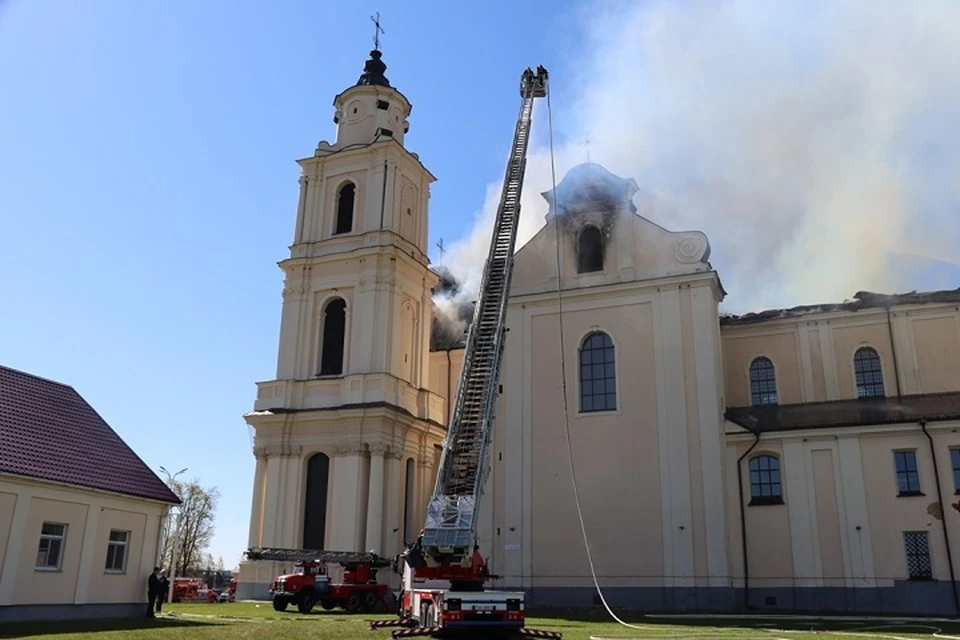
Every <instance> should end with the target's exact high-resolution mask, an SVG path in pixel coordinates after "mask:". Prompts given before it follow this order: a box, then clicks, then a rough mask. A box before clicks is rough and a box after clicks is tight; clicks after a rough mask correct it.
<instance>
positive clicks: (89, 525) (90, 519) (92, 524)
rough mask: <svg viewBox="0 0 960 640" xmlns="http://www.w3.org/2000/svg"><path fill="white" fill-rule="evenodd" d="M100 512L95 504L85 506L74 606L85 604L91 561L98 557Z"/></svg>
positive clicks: (99, 506)
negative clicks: (97, 544)
mask: <svg viewBox="0 0 960 640" xmlns="http://www.w3.org/2000/svg"><path fill="white" fill-rule="evenodd" d="M101 511H103V507H102V506H101V505H100V504H99V503H97V502H92V503H90V504H89V505H87V522H86V524H85V525H84V528H83V542H82V543H81V545H82V546H81V551H80V568H79V569H78V570H77V584H76V587H75V588H74V591H73V602H74V604H86V603H87V591H88V588H89V586H90V571H91V569H92V567H93V559H94V557H95V556H97V555H98V554H97V553H96V551H95V549H96V542H97V529H98V528H99V524H100V512H101ZM148 524H149V523H148ZM149 531H150V530H149V529H145V530H144V536H149V535H150V534H149ZM144 542H146V541H144ZM144 546H146V545H144ZM128 562H129V560H128Z"/></svg>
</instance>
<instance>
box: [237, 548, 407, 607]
mask: <svg viewBox="0 0 960 640" xmlns="http://www.w3.org/2000/svg"><path fill="white" fill-rule="evenodd" d="M245 555H246V556H247V558H248V559H250V560H276V561H280V562H290V563H293V565H294V569H293V572H292V573H289V574H283V575H280V576H277V577H276V578H274V579H273V582H272V583H271V584H270V598H271V600H273V608H274V609H275V610H276V611H286V610H287V606H288V605H291V604H292V605H295V606H296V607H297V610H298V611H299V612H300V613H310V611H311V610H312V609H313V607H314V606H316V605H317V604H318V603H319V604H320V606H321V607H323V608H324V609H327V610H330V609H333V608H334V607H337V606H339V607H343V608H344V609H346V610H347V611H360V610H363V611H369V610H371V609H373V608H374V607H375V606H376V605H377V603H378V602H383V601H384V598H385V597H386V595H387V585H385V584H379V583H378V582H377V571H378V570H379V569H382V568H384V567H390V566H391V565H392V564H393V563H392V562H390V561H389V560H388V559H386V558H381V557H380V556H378V555H377V554H375V553H373V552H362V551H360V552H354V551H322V550H316V549H273V548H262V547H255V548H252V549H248V550H247V551H246V552H245ZM329 563H337V564H339V565H341V566H342V567H343V568H344V572H343V581H342V582H340V583H334V584H331V583H330V578H329V576H328V575H327V564H329Z"/></svg>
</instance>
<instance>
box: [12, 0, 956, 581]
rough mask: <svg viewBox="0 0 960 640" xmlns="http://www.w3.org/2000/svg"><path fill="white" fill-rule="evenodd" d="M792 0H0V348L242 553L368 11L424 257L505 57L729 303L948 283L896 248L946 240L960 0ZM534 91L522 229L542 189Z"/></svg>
mask: <svg viewBox="0 0 960 640" xmlns="http://www.w3.org/2000/svg"><path fill="white" fill-rule="evenodd" d="M811 5H819V7H820V8H819V10H816V7H811ZM761 7H763V8H761ZM601 9H602V10H601ZM788 9H790V10H791V11H792V13H790V14H784V13H783V11H784V10H786V9H783V8H782V5H777V7H776V8H771V7H766V5H758V4H757V3H751V2H748V1H746V0H744V1H740V0H728V1H726V2H722V3H720V2H718V3H689V4H682V3H675V2H669V1H666V0H645V1H644V2H640V3H635V2H634V3H630V2H620V1H611V2H601V1H600V0H595V2H591V0H558V1H556V2H545V1H542V0H537V1H532V2H525V3H518V2H502V1H495V2H482V3H457V4H451V3H441V2H436V1H430V2H426V1H419V2H406V3H400V2H393V3H380V4H374V3H373V2H369V1H367V0H361V1H357V2H352V3H333V2H317V1H316V0H283V1H279V2H278V1H273V2H271V1H267V0H261V1H259V2H253V1H241V0H231V1H227V0H205V1H204V2H188V1H187V0H174V1H171V2H166V3H157V2H130V1H128V0H91V1H90V2H86V3H80V2H65V1H62V0H6V1H5V2H4V1H3V0H0V87H2V91H3V93H2V94H0V239H2V242H3V245H2V251H0V269H2V270H3V273H4V274H5V276H6V277H5V278H3V279H2V280H0V299H2V300H3V301H4V303H5V304H4V311H5V313H4V314H3V316H2V317H3V324H2V331H0V363H2V364H4V365H7V366H12V367H15V368H18V369H23V370H26V371H29V372H32V373H36V374H38V375H42V376H46V377H50V378H54V379H56V380H60V381H63V382H66V383H69V384H71V385H73V386H75V387H76V388H77V390H78V391H79V392H80V393H81V394H83V395H84V397H86V398H87V400H88V401H89V402H90V403H91V404H92V405H93V406H94V407H95V408H96V409H97V410H98V411H99V412H100V413H101V414H102V415H103V416H104V418H105V419H106V420H107V421H108V422H109V423H110V424H111V425H112V426H113V427H114V428H115V429H116V430H117V431H118V432H119V433H120V435H121V436H122V437H123V438H124V439H125V440H126V441H127V442H128V443H129V444H130V445H131V446H132V447H133V448H134V450H135V451H137V452H138V453H139V454H140V455H141V456H142V457H143V458H144V460H145V461H146V462H147V464H149V465H150V466H151V467H152V468H154V469H156V468H158V467H159V466H161V465H163V466H165V467H167V468H168V469H171V470H177V469H180V468H183V467H187V468H188V469H189V472H188V474H187V476H188V477H194V478H198V479H199V480H201V481H202V482H203V483H204V484H207V485H217V486H218V487H219V489H220V491H221V493H222V495H223V497H222V500H221V506H220V512H219V517H218V523H217V535H216V538H215V541H214V544H213V547H212V549H211V551H212V553H213V554H214V555H215V556H222V557H223V558H224V561H225V562H226V563H227V564H228V565H232V564H234V563H235V562H236V561H237V560H239V558H240V554H241V553H242V551H243V549H244V548H245V545H246V542H247V530H248V515H249V509H250V496H251V488H252V486H251V485H252V474H253V468H254V460H253V456H252V454H251V449H250V447H251V437H250V433H249V429H248V427H247V426H246V424H245V422H244V421H243V419H242V415H243V414H244V413H245V412H247V411H249V410H250V409H251V408H252V406H253V400H254V397H255V393H256V388H255V382H256V381H260V380H267V379H270V378H272V377H273V375H274V373H275V364H276V353H277V339H278V330H279V317H280V304H281V297H280V292H281V289H282V277H281V272H280V270H279V269H278V268H277V266H276V263H277V261H279V260H281V259H283V258H284V257H285V256H286V255H287V247H288V244H289V242H290V239H291V237H292V231H293V224H294V214H295V206H296V203H297V196H298V193H297V178H298V175H299V174H298V166H297V165H296V164H295V159H297V158H301V157H304V156H308V155H310V154H312V152H313V150H314V148H315V147H316V144H317V142H318V141H319V140H321V139H326V140H333V139H334V135H335V128H334V124H333V122H332V116H333V110H332V104H331V103H332V100H333V97H334V96H335V95H336V94H337V93H339V92H340V91H342V90H343V89H345V88H346V87H348V86H350V85H352V84H353V83H355V82H356V79H357V77H358V76H359V74H360V73H361V71H362V68H363V62H364V60H365V59H366V57H367V54H368V52H369V50H370V48H371V46H372V35H373V25H372V23H371V22H370V19H369V18H370V15H371V14H373V13H374V12H376V11H380V13H381V17H382V20H383V26H384V29H385V31H386V33H385V34H384V35H383V36H382V49H383V51H384V61H385V62H386V64H387V65H388V68H387V76H388V78H389V79H390V81H391V82H392V84H393V85H394V86H396V87H397V88H399V89H400V90H401V91H402V92H403V93H404V95H406V96H407V97H408V98H409V99H410V100H411V102H412V103H413V113H412V116H411V118H410V123H411V129H410V132H409V134H408V135H407V137H406V145H407V147H408V148H410V149H411V150H412V151H414V152H416V153H418V154H419V155H420V158H421V160H422V161H423V162H424V163H425V164H426V166H427V167H428V168H429V169H430V170H431V171H432V172H433V173H434V175H436V176H437V178H438V181H437V182H436V183H435V184H434V185H433V187H432V190H431V194H432V195H431V201H430V247H431V252H432V257H433V258H434V259H436V258H437V257H438V256H437V251H436V249H435V243H436V242H437V240H438V239H440V238H443V239H444V241H445V244H447V245H448V246H450V245H451V244H453V243H455V242H456V241H457V240H463V241H464V244H465V245H470V232H471V230H472V229H473V228H474V224H475V222H476V220H477V216H478V213H479V212H480V211H481V209H483V208H484V205H485V203H487V204H488V207H487V209H488V211H489V194H488V187H489V185H490V183H495V182H496V181H497V180H499V179H500V178H501V177H502V175H503V168H504V163H505V159H506V156H507V151H508V147H509V144H510V138H511V134H512V131H513V126H514V119H515V117H516V114H517V106H518V96H517V82H518V78H519V74H520V72H521V71H522V70H523V68H524V67H526V66H528V65H529V66H534V65H537V64H543V65H544V66H545V67H547V68H548V69H549V70H550V72H551V99H552V101H553V104H554V130H555V135H556V138H557V139H556V142H557V146H558V167H557V168H558V172H559V176H558V177H562V175H563V173H564V172H565V170H566V169H567V168H569V167H570V166H571V165H572V164H574V163H576V162H580V161H583V160H584V159H585V150H584V148H583V147H582V146H579V145H578V142H579V141H582V140H583V139H585V138H589V139H591V141H592V142H591V150H592V159H593V160H595V161H598V162H601V163H603V164H605V165H606V166H608V167H609V168H610V169H611V170H612V171H614V172H615V173H617V174H618V175H622V176H630V177H633V178H635V179H636V180H637V182H638V184H639V185H640V188H641V190H642V191H643V192H646V193H649V194H650V195H652V200H650V201H651V202H654V203H657V202H660V203H665V205H666V206H664V207H662V208H661V207H660V205H658V204H656V205H654V208H653V209H652V210H651V211H650V212H649V213H648V215H650V216H651V219H653V220H654V221H655V222H657V223H659V224H662V225H663V226H666V227H667V228H670V229H683V228H697V229H703V230H704V231H706V233H707V235H708V236H709V237H710V239H711V243H712V245H713V253H712V255H711V262H712V263H713V265H714V266H715V267H716V268H717V269H718V271H719V272H720V274H721V276H722V278H723V283H724V286H725V287H726V288H727V290H728V292H730V298H729V299H728V300H729V305H731V306H733V307H737V306H738V305H739V308H737V309H736V310H747V309H748V308H756V306H758V305H759V306H779V305H787V304H800V303H811V302H824V301H836V300H839V299H843V298H844V297H851V296H852V295H853V294H854V293H855V292H856V291H857V290H858V289H862V288H866V289H873V290H881V291H888V292H889V291H892V290H898V289H899V290H904V289H914V288H916V289H924V288H947V287H951V288H952V287H956V286H957V284H958V281H960V268H958V266H957V265H956V264H949V261H948V262H944V261H942V260H941V261H939V262H937V261H934V260H930V259H923V260H920V259H917V258H915V257H906V258H904V257H902V255H901V254H902V253H904V252H906V253H912V254H917V253H924V252H926V253H928V254H930V255H933V256H941V257H943V256H945V257H947V258H950V257H951V256H956V255H960V251H958V247H960V225H958V224H957V223H956V220H957V216H956V211H957V204H958V200H960V195H958V192H957V190H956V188H955V185H956V180H955V177H956V176H957V175H960V173H958V172H960V164H958V163H957V159H958V157H960V156H958V155H957V154H956V151H955V150H956V149H957V148H958V146H960V132H958V131H957V129H956V127H950V126H947V125H948V123H949V122H952V120H950V118H951V117H952V115H951V114H955V113H956V112H957V111H958V110H960V80H958V79H960V74H957V73H955V68H954V67H953V65H954V64H955V63H953V62H952V61H954V60H956V59H957V54H958V52H957V51H956V49H957V47H958V45H957V40H956V38H955V34H954V33H953V31H952V30H951V27H950V26H949V25H954V24H956V20H957V19H960V15H957V14H958V11H960V10H957V9H956V7H955V5H951V4H950V3H948V2H939V3H938V2H937V1H936V0H931V2H930V3H929V4H928V3H924V5H923V7H913V6H912V5H911V6H910V7H904V8H902V9H899V8H898V9H891V13H884V14H882V15H881V14H877V12H875V11H873V5H872V4H871V3H870V2H866V1H861V0H837V1H832V0H831V1H826V0H825V1H824V2H817V1H814V0H811V1H810V2H804V3H797V4H795V5H789V6H788ZM896 11H902V13H900V14H897V13H896ZM789 16H793V17H792V18H790V17H789ZM801 18H802V24H803V28H797V26H796V25H797V24H798V20H800V19H801ZM784 25H790V28H789V29H787V28H785V27H784ZM864 25H868V26H864ZM853 31H857V32H864V33H866V32H869V33H871V34H872V37H871V38H870V39H869V40H863V39H859V40H856V42H855V43H853V42H852V41H851V39H850V38H849V37H847V34H848V33H851V32H853ZM854 44H855V46H854ZM810 52H815V53H816V55H815V56H812V55H809V54H810ZM865 61H866V62H865ZM838 96H839V97H838ZM543 115H544V114H543V111H542V107H541V108H540V110H539V111H538V112H537V115H536V117H537V118H539V120H535V124H534V134H533V144H532V146H531V161H530V163H529V164H528V173H527V179H528V180H527V182H528V183H533V184H528V187H527V191H525V194H524V198H525V204H524V211H525V214H526V218H522V219H521V226H522V227H523V225H524V224H525V220H526V221H527V222H526V224H529V220H530V219H531V213H530V209H529V208H528V207H527V204H526V202H527V199H528V198H532V199H533V200H534V201H535V200H536V199H537V198H538V196H537V191H539V190H544V189H546V188H548V187H549V185H548V184H547V183H546V180H547V176H548V175H549V171H547V170H546V164H545V160H546V157H547V156H546V155H545V144H546V139H545V134H546V131H547V129H546V126H545V121H544V118H543ZM904 149H906V151H904ZM541 204H542V203H541ZM534 213H536V212H534ZM534 217H535V216H534ZM534 226H536V225H534ZM529 231H530V229H527V230H526V231H524V230H523V228H522V232H523V233H527V232H529ZM527 235H529V234H527ZM476 237H479V238H480V240H481V241H484V240H485V238H483V234H482V233H481V234H480V235H479V236H476ZM904 240H906V241H907V242H908V245H909V246H906V247H904V246H900V245H901V244H902V243H903V241H904ZM463 255H465V256H467V257H469V255H470V251H465V252H464V254H463ZM725 304H728V303H725Z"/></svg>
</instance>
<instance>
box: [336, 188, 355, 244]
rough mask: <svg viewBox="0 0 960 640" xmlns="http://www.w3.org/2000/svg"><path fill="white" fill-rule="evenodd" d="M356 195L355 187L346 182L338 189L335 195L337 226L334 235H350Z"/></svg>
mask: <svg viewBox="0 0 960 640" xmlns="http://www.w3.org/2000/svg"><path fill="white" fill-rule="evenodd" d="M356 194H357V187H356V186H355V185H354V184H353V183H352V182H348V183H347V184H345V185H343V186H342V187H341V188H340V193H338V194H337V224H336V227H335V228H334V231H333V233H334V235H336V234H338V233H350V232H351V231H352V230H353V201H354V199H355V197H356Z"/></svg>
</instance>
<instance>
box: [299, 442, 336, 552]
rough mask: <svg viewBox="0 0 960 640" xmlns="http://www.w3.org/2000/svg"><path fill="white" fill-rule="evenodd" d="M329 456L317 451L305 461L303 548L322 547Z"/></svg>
mask: <svg viewBox="0 0 960 640" xmlns="http://www.w3.org/2000/svg"><path fill="white" fill-rule="evenodd" d="M329 475H330V458H329V457H327V455H326V454H324V453H317V454H314V455H313V456H311V457H310V459H309V460H308V461H307V482H306V485H307V486H306V496H305V498H304V501H303V502H304V504H303V507H304V509H303V548H304V549H323V547H324V544H325V542H324V541H325V540H326V534H327V486H328V485H329Z"/></svg>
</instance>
